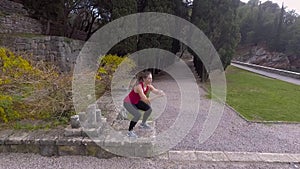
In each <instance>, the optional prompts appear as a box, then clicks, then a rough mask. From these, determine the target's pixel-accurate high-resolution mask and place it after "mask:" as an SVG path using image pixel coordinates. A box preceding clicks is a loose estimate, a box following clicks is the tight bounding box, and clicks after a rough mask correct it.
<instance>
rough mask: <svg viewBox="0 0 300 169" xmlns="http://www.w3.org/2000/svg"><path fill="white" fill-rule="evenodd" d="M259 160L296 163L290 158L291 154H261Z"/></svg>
mask: <svg viewBox="0 0 300 169" xmlns="http://www.w3.org/2000/svg"><path fill="white" fill-rule="evenodd" d="M258 156H259V158H261V159H262V161H263V162H271V163H275V162H294V161H295V160H294V159H293V157H291V156H289V154H279V153H259V154H258Z"/></svg>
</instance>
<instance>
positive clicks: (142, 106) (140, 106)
mask: <svg viewBox="0 0 300 169" xmlns="http://www.w3.org/2000/svg"><path fill="white" fill-rule="evenodd" d="M135 106H136V107H137V108H138V109H140V110H143V111H145V113H144V116H143V121H142V123H143V124H144V123H146V121H147V119H148V118H149V116H150V114H151V112H152V108H151V107H150V106H149V105H148V104H147V103H145V102H143V101H139V102H138V104H136V105H135Z"/></svg>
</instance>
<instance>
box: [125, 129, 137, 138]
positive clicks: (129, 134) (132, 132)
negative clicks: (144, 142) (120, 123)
mask: <svg viewBox="0 0 300 169" xmlns="http://www.w3.org/2000/svg"><path fill="white" fill-rule="evenodd" d="M127 136H128V137H130V138H137V137H138V136H137V135H136V134H135V133H134V131H132V130H131V131H128V133H127Z"/></svg>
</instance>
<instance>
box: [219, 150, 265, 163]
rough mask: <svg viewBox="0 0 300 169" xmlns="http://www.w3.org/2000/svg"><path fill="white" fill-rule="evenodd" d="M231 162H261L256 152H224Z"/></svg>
mask: <svg viewBox="0 0 300 169" xmlns="http://www.w3.org/2000/svg"><path fill="white" fill-rule="evenodd" d="M224 153H225V155H226V156H227V157H228V159H229V160H230V161H234V162H253V161H261V159H260V158H259V157H258V155H257V153H254V152H224Z"/></svg>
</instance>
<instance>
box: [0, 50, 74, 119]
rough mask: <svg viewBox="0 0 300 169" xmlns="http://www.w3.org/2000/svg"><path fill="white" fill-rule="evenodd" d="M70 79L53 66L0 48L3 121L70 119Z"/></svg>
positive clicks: (0, 117)
mask: <svg viewBox="0 0 300 169" xmlns="http://www.w3.org/2000/svg"><path fill="white" fill-rule="evenodd" d="M71 79H72V76H71V75H70V74H60V73H59V72H58V71H57V69H56V68H55V67H54V66H52V65H50V64H47V63H44V62H41V61H40V62H34V61H33V60H32V59H31V58H30V57H27V58H26V57H24V56H23V57H22V56H17V55H15V54H14V53H12V52H11V51H9V50H7V49H5V48H1V47H0V122H1V121H2V122H4V123H8V122H11V121H18V120H22V119H42V120H51V119H63V118H69V117H70V116H71V115H72V114H74V109H73V105H72V98H71V94H70V93H71Z"/></svg>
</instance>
